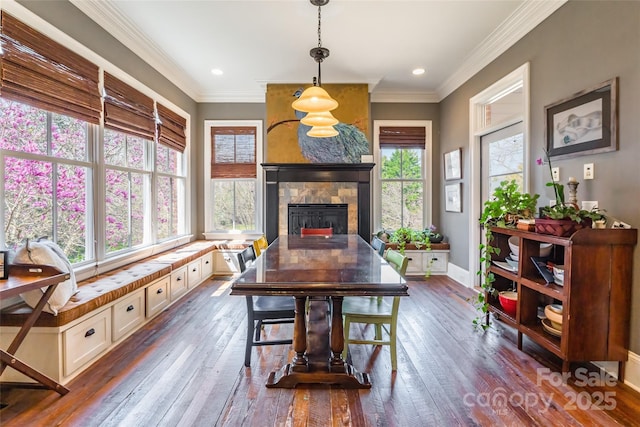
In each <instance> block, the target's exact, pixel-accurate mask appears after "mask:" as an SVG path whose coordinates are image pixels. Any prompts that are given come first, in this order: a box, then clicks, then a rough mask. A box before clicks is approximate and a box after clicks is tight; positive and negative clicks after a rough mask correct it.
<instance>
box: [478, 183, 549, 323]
mask: <svg viewBox="0 0 640 427" xmlns="http://www.w3.org/2000/svg"><path fill="white" fill-rule="evenodd" d="M539 197H540V195H539V194H528V193H522V192H520V186H519V185H518V183H517V182H516V181H515V180H511V181H502V182H501V183H500V185H499V186H498V187H497V188H496V189H495V190H494V192H493V195H492V196H491V198H490V199H489V200H487V201H486V202H484V209H483V211H482V215H481V216H480V224H481V226H482V229H483V230H484V237H485V242H484V243H481V244H480V247H479V249H480V269H479V270H478V272H477V274H478V275H479V276H480V287H481V288H482V291H481V292H478V295H477V297H476V300H475V301H474V305H475V307H476V309H477V310H478V311H479V313H480V315H479V316H478V317H476V318H475V319H474V320H473V326H474V328H475V329H483V330H486V329H488V328H489V326H490V325H489V324H488V323H487V322H485V321H484V319H485V318H486V315H487V313H488V310H489V304H488V302H487V300H486V296H485V295H488V294H496V292H497V291H496V290H495V289H494V288H493V282H494V281H495V277H494V275H493V273H492V272H491V271H490V268H489V267H491V259H492V256H493V255H494V254H495V255H499V254H500V249H499V248H496V247H493V246H491V241H492V240H493V234H492V233H491V227H515V226H516V224H517V223H518V220H520V219H532V218H533V215H534V212H535V210H536V205H537V203H538V198H539Z"/></svg>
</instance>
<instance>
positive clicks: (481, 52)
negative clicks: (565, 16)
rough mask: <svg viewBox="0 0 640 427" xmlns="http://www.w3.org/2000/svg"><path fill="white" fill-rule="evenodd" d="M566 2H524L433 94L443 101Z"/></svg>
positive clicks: (527, 0)
mask: <svg viewBox="0 0 640 427" xmlns="http://www.w3.org/2000/svg"><path fill="white" fill-rule="evenodd" d="M567 1H568V0H547V1H539V0H526V1H525V2H524V3H522V5H521V6H520V7H518V9H516V10H515V11H514V12H513V13H512V14H511V15H510V16H509V17H508V18H507V19H506V20H505V21H504V22H503V23H502V24H500V25H499V26H498V28H496V29H495V31H493V32H492V33H491V34H490V35H489V36H488V37H487V38H486V39H485V40H484V41H482V42H481V43H480V44H479V45H478V46H477V47H476V49H475V50H474V51H473V52H472V53H471V54H470V55H469V56H468V57H467V59H466V60H465V61H464V63H463V64H462V66H461V67H460V68H458V70H457V71H456V72H455V73H453V74H452V75H451V77H449V78H448V79H447V80H446V81H445V82H444V83H443V84H441V85H440V86H439V87H438V88H437V89H436V92H437V93H438V97H439V100H443V99H444V98H446V97H447V96H448V95H449V94H451V93H452V92H453V91H454V90H456V89H457V88H459V87H460V86H462V85H463V84H464V83H465V82H466V81H467V80H469V79H470V78H471V77H473V76H474V75H475V74H476V73H478V72H479V71H480V70H482V69H483V68H484V67H486V66H487V65H489V64H490V63H491V61H493V60H494V59H496V58H497V57H498V56H500V55H502V54H503V53H504V52H505V51H506V50H507V49H509V48H510V47H511V46H513V45H514V44H515V43H516V42H517V41H518V40H520V39H521V38H522V37H524V36H525V35H526V34H527V33H529V32H530V31H531V30H533V29H534V28H535V27H536V26H538V24H540V23H541V22H542V21H544V20H545V19H547V18H548V17H549V16H550V15H551V14H552V13H553V12H555V11H556V10H557V9H558V8H560V6H562V5H563V4H565V3H566V2H567Z"/></svg>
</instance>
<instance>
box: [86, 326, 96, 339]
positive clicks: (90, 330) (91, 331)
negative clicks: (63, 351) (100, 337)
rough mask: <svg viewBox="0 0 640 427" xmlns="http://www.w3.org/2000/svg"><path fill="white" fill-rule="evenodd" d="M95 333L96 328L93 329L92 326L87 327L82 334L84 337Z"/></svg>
mask: <svg viewBox="0 0 640 427" xmlns="http://www.w3.org/2000/svg"><path fill="white" fill-rule="evenodd" d="M95 333H96V330H95V329H93V328H91V329H89V330H88V331H87V332H86V333H85V334H84V337H85V338H87V337H90V336H91V335H93V334H95Z"/></svg>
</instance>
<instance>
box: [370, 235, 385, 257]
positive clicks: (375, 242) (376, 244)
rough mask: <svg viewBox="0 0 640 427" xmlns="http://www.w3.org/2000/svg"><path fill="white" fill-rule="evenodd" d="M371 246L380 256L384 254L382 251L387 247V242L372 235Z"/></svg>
mask: <svg viewBox="0 0 640 427" xmlns="http://www.w3.org/2000/svg"><path fill="white" fill-rule="evenodd" d="M371 247H372V248H373V249H375V250H376V251H378V253H379V254H380V256H384V251H385V249H386V248H387V244H386V243H385V242H383V241H382V240H381V239H380V238H378V237H377V236H374V237H373V239H372V240H371Z"/></svg>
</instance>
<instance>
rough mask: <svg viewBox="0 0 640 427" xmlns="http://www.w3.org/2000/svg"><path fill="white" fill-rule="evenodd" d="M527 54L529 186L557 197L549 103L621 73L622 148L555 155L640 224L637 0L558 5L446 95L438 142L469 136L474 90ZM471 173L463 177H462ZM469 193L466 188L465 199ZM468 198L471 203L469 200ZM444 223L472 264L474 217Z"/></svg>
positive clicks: (596, 195)
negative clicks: (548, 148) (547, 130)
mask: <svg viewBox="0 0 640 427" xmlns="http://www.w3.org/2000/svg"><path fill="white" fill-rule="evenodd" d="M527 61H529V62H530V66H531V68H530V80H531V107H530V108H531V110H530V111H531V112H530V114H531V116H530V119H531V140H530V144H531V164H530V165H529V167H530V168H531V171H532V175H531V178H532V187H531V191H533V192H535V193H538V194H540V195H541V197H540V202H541V203H543V202H544V203H547V202H548V200H549V199H550V198H552V196H553V194H552V190H551V189H549V188H547V187H545V183H546V182H547V181H549V179H550V177H549V176H548V174H549V171H548V169H547V168H546V167H540V166H537V165H536V163H535V160H536V159H537V158H538V157H541V156H543V148H544V143H545V138H544V106H545V105H549V104H552V103H554V102H556V101H558V100H561V99H564V98H566V97H568V96H570V95H572V94H574V93H577V92H580V91H582V90H584V89H586V88H589V87H592V86H594V85H596V84H598V83H601V82H603V81H606V80H609V79H611V78H613V77H616V76H618V77H619V121H618V123H619V146H620V149H619V151H615V152H610V153H603V154H595V155H588V156H581V157H577V158H573V159H566V160H553V159H552V163H553V166H558V167H560V170H561V177H562V179H563V180H566V179H568V177H569V176H575V177H577V178H578V181H580V186H579V187H578V199H579V200H597V201H598V202H599V205H600V207H601V208H604V209H606V210H607V213H608V214H610V215H613V216H615V217H616V218H620V219H622V220H623V221H625V222H627V223H629V224H632V225H633V226H634V227H639V226H640V196H639V195H638V193H639V191H640V174H639V173H638V165H639V164H640V145H639V144H640V123H639V120H638V118H639V117H640V2H618V1H609V2H576V1H571V2H569V3H567V4H565V5H564V6H563V7H561V8H560V9H559V10H557V11H556V12H555V13H554V14H553V15H552V16H550V17H549V18H548V19H546V20H545V21H544V22H542V23H541V24H540V25H539V26H538V27H537V28H535V29H534V30H533V31H532V32H530V33H529V34H527V35H526V36H525V37H524V38H523V39H522V40H520V41H519V42H518V43H517V44H515V45H514V46H513V47H511V48H510V49H509V50H508V51H507V52H505V53H504V54H503V55H501V56H500V57H499V58H497V59H496V60H495V61H493V62H492V63H491V64H489V65H488V66H487V67H486V68H484V69H483V70H482V71H480V72H479V73H478V74H477V75H475V76H474V77H473V78H472V79H470V80H469V81H468V82H466V83H465V84H464V85H463V86H461V87H460V88H459V89H458V90H456V91H455V92H453V93H452V94H451V95H449V96H448V97H447V98H446V99H444V100H443V101H442V102H441V105H440V107H441V110H440V118H441V122H440V129H441V136H440V142H441V145H442V147H441V149H442V150H443V151H448V150H450V149H453V148H455V147H458V146H460V144H461V143H463V142H464V141H466V144H465V146H466V147H468V140H469V98H471V97H473V96H475V95H476V94H478V93H479V92H481V91H482V90H484V89H485V88H487V87H488V86H490V85H491V84H492V83H494V82H495V81H497V80H499V79H500V78H502V77H503V76H505V75H507V74H508V73H509V72H511V71H513V70H514V69H516V68H518V67H519V66H521V65H522V64H524V63H525V62H527ZM468 156H469V150H468V149H467V150H463V168H464V172H463V182H464V184H463V188H468V187H469V186H470V185H478V183H472V182H470V181H469V179H468V176H469V157H468ZM584 163H594V165H595V166H594V170H595V179H594V180H592V181H585V180H583V179H582V176H583V173H582V170H583V164H584ZM465 176H466V177H467V178H464V177H465ZM468 196H469V193H468V191H465V192H464V195H463V198H464V200H463V206H464V205H467V206H468V202H469V199H468ZM465 202H466V203H465ZM441 215H442V222H443V224H442V226H443V229H444V232H445V233H446V234H447V235H448V236H449V238H450V242H451V261H452V262H453V263H454V264H456V265H458V266H460V267H462V268H468V259H467V258H468V257H467V253H468V252H467V251H468V245H469V236H468V235H467V229H468V225H469V221H475V220H476V219H475V218H473V219H472V218H469V217H468V216H466V215H460V214H452V213H449V212H442V213H441ZM633 276H634V280H633V301H632V320H631V325H632V326H631V350H632V351H634V352H635V353H640V249H639V248H638V247H636V249H635V253H634V267H633Z"/></svg>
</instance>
